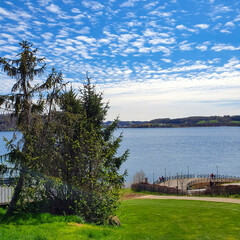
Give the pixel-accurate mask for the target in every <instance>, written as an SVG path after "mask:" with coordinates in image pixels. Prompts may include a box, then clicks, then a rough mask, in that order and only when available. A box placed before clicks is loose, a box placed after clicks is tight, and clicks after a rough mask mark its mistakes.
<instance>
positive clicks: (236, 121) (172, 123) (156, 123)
mask: <svg viewBox="0 0 240 240" xmlns="http://www.w3.org/2000/svg"><path fill="white" fill-rule="evenodd" d="M111 123H112V122H111V121H109V122H105V123H104V125H105V126H108V125H109V124H111ZM183 127H240V115H235V116H229V115H225V116H210V117H205V116H198V117H187V118H175V119H171V118H158V119H154V120H151V121H120V122H119V128H183Z"/></svg>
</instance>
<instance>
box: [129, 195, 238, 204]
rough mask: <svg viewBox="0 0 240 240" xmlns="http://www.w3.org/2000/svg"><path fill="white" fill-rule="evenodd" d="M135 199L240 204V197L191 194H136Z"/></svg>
mask: <svg viewBox="0 0 240 240" xmlns="http://www.w3.org/2000/svg"><path fill="white" fill-rule="evenodd" d="M133 198H135V199H175V200H176V199H177V200H197V201H207V202H224V203H236V204H240V199H234V198H216V197H191V196H189V197H188V196H158V195H140V194H139V195H137V196H136V195H135V196H134V197H133Z"/></svg>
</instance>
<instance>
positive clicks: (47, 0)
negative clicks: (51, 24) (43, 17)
mask: <svg viewBox="0 0 240 240" xmlns="http://www.w3.org/2000/svg"><path fill="white" fill-rule="evenodd" d="M50 2H52V0H38V3H39V5H40V6H42V7H45V6H47V5H48V4H49V3H50Z"/></svg>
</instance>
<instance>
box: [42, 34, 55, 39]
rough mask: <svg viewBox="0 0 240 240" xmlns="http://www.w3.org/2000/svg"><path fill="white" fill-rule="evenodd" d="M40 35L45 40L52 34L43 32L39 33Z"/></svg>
mask: <svg viewBox="0 0 240 240" xmlns="http://www.w3.org/2000/svg"><path fill="white" fill-rule="evenodd" d="M41 36H42V37H43V38H44V39H45V40H50V39H51V38H52V37H53V34H52V33H50V32H45V33H43V34H41Z"/></svg>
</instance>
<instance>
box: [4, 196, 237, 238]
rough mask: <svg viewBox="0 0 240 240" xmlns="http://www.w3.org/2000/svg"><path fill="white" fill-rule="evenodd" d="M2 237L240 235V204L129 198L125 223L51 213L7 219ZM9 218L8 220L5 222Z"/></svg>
mask: <svg viewBox="0 0 240 240" xmlns="http://www.w3.org/2000/svg"><path fill="white" fill-rule="evenodd" d="M4 212H5V210H2V209H0V219H1V224H0V239H1V240H3V239H6V240H10V239H14V240H15V239H36V240H37V239H38V240H44V239H106V240H107V239H114V240H115V239H124V240H128V239H130V240H131V239H136V240H139V239H174V240H175V239H191V240H192V239H224V240H226V239H229V240H230V239H240V224H239V223H240V205H238V204H229V203H214V202H201V201H190V200H188V201H184V200H148V199H146V200H143V199H138V200H125V201H123V202H122V205H121V207H120V209H119V211H118V216H119V219H120V220H121V222H122V226H121V227H118V228H116V227H110V226H96V225H90V224H80V223H75V224H74V223H69V222H81V219H79V218H77V217H71V218H69V217H59V216H52V215H49V214H36V215H29V214H28V215H23V214H21V215H18V216H16V217H15V218H11V219H4V217H3V215H4ZM6 220H7V222H5V221H6ZM3 222H5V224H4V223H3Z"/></svg>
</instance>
